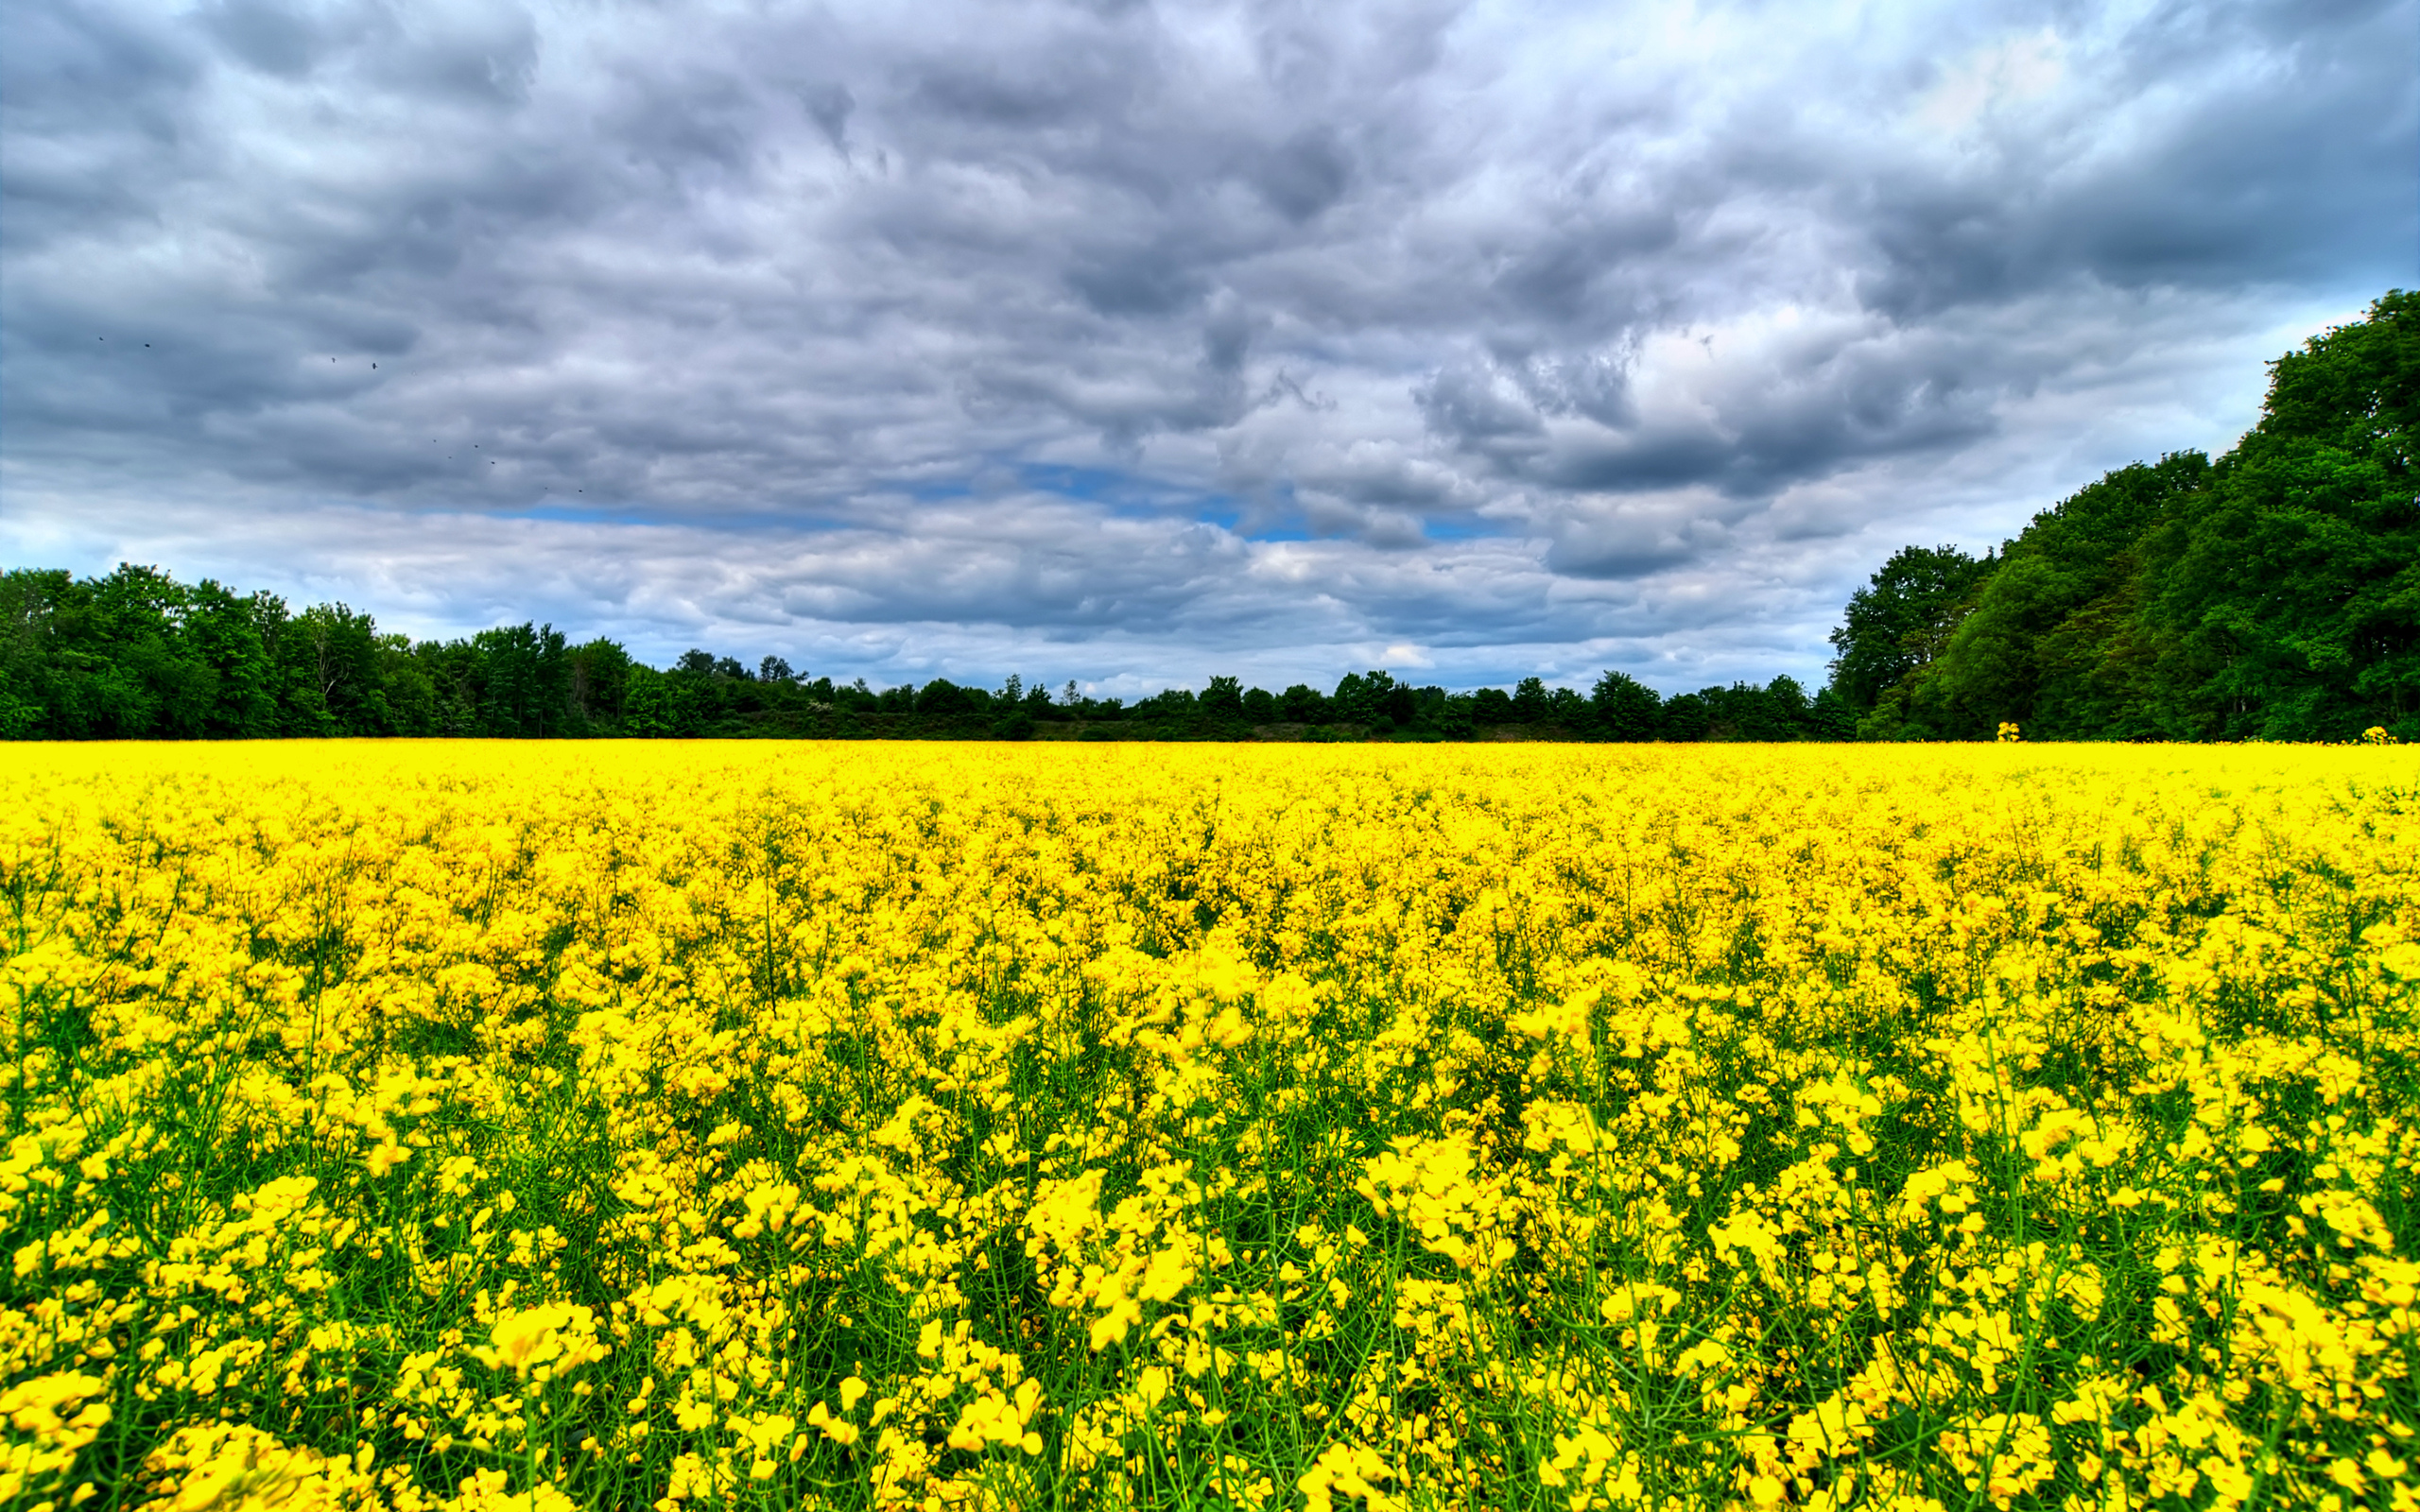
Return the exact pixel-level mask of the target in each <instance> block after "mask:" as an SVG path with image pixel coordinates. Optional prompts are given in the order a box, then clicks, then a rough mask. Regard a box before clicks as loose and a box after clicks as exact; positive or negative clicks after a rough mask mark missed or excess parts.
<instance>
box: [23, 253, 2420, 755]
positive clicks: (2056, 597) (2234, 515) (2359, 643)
mask: <svg viewBox="0 0 2420 1512" xmlns="http://www.w3.org/2000/svg"><path fill="white" fill-rule="evenodd" d="M2415 410H2420V298H2415V297H2414V296H2412V295H2410V294H2406V293H2404V292H2402V291H2395V292H2392V293H2389V294H2388V295H2386V296H2384V297H2383V298H2381V299H2380V300H2378V301H2377V302H2376V303H2374V304H2373V305H2372V306H2371V308H2370V311H2369V314H2368V317H2367V318H2365V319H2363V320H2361V321H2359V322H2356V323H2354V324H2351V325H2346V326H2343V327H2340V328H2338V329H2336V330H2334V331H2331V332H2328V333H2326V334H2325V335H2321V336H2317V337H2314V338H2312V339H2311V340H2310V341H2309V342H2308V343H2306V345H2305V346H2304V347H2303V348H2302V349H2301V350H2300V351H2298V352H2290V353H2288V354H2287V355H2285V356H2284V357H2281V358H2279V359H2278V360H2277V361H2276V362H2275V363H2273V364H2272V365H2271V383H2270V388H2269V394H2268V399H2267V402H2266V404H2264V405H2263V408H2262V411H2261V418H2260V421H2259V423H2258V424H2257V425H2256V426H2255V427H2254V429H2253V430H2252V431H2250V432H2249V433H2247V434H2246V435H2245V437H2244V438H2243V439H2242V441H2241V442H2240V443H2238V445H2237V446H2236V448H2235V449H2234V450H2233V451H2231V452H2229V453H2228V454H2227V455H2224V456H2222V457H2221V458H2219V459H2218V460H2217V461H2215V462H2213V461H2211V460H2210V459H2209V458H2207V457H2206V456H2204V455H2202V454H2200V453H2197V452H2179V453H2174V454H2170V455H2166V456H2163V457H2162V458H2161V459H2160V460H2159V461H2158V462H2156V463H2150V464H2143V463H2137V464H2135V465H2134V466H2131V467H2125V468H2120V469H2118V470H2117V471H2116V472H2110V473H2108V474H2107V475H2106V476H2104V477H2102V478H2101V479H2100V481H2098V482H2096V483H2094V484H2092V485H2091V486H2090V487H2088V488H2085V489H2084V490H2082V491H2080V492H2079V493H2077V494H2076V495H2075V496H2074V497H2072V498H2069V499H2066V500H2064V501H2062V502H2061V503H2059V504H2058V505H2055V506H2053V507H2051V508H2049V509H2047V510H2045V511H2043V512H2042V513H2041V514H2039V515H2036V516H2035V517H2034V519H2033V521H2032V523H2031V524H2029V525H2028V526H2027V527H2026V529H2025V530H2024V532H2023V533H2022V534H2020V535H2019V536H2018V537H2017V538H2016V539H2015V540H2014V541H2009V542H2006V543H2005V544H2004V545H2003V546H2002V547H2000V548H1999V549H1997V550H1996V551H1992V552H1987V553H1985V554H1984V555H1983V556H1982V557H1980V558H1977V557H1974V556H1971V555H1969V554H1967V553H1965V552H1963V551H1961V550H1959V549H1958V548H1956V547H1954V546H1938V547H1921V546H1910V547H1908V548H1906V549H1905V550H1903V551H1900V552H1899V553H1897V554H1896V555H1894V556H1893V557H1892V558H1891V559H1890V560H1889V561H1888V562H1886V563H1884V565H1883V566H1882V568H1881V570H1880V571H1878V572H1876V574H1875V575H1874V577H1873V579H1872V580H1871V581H1870V582H1869V583H1868V584H1867V585H1866V586H1865V587H1863V588H1861V589H1859V590H1858V592H1857V593H1855V594H1854V595H1853V596H1852V597H1851V598H1850V600H1849V603H1848V605H1847V607H1846V610H1845V611H1844V613H1843V616H1842V621H1841V626H1840V627H1839V628H1837V629H1835V630H1834V631H1833V632H1832V635H1831V644H1832V646H1833V649H1834V650H1835V652H1836V653H1837V655H1836V658H1835V660H1834V661H1833V662H1832V665H1831V678H1830V681H1829V682H1828V684H1827V685H1826V686H1824V687H1823V688H1821V689H1818V690H1814V691H1812V692H1810V691H1808V690H1807V689H1806V688H1805V687H1803V686H1801V685H1800V684H1799V683H1798V682H1797V681H1796V680H1794V679H1790V678H1788V677H1778V678H1775V679H1772V681H1770V682H1768V683H1765V684H1763V685H1761V686H1759V685H1756V684H1754V683H1747V682H1738V683H1733V684H1731V685H1729V686H1717V687H1708V688H1703V689H1700V690H1699V691H1697V692H1696V693H1687V694H1681V695H1678V696H1673V697H1670V698H1667V697H1664V696H1660V695H1658V694H1657V693H1656V692H1655V690H1653V689H1651V688H1650V687H1648V686H1646V685H1645V684H1643V683H1641V682H1639V681H1638V680H1636V679H1634V678H1632V677H1630V676H1628V675H1626V674H1624V673H1620V672H1607V673H1605V674H1604V675H1603V676H1601V677H1599V679H1597V681H1596V682H1595V684H1594V686H1593V687H1592V688H1591V689H1590V690H1589V692H1587V693H1585V694H1582V693H1581V692H1579V691H1577V690H1575V689H1571V688H1548V687H1547V686H1546V684H1545V682H1544V681H1543V679H1538V678H1529V679H1523V680H1522V681H1521V682H1520V683H1519V684H1518V685H1517V686H1515V687H1513V688H1512V689H1510V690H1507V689H1502V688H1480V689H1478V690H1476V691H1448V690H1447V689H1444V688H1442V687H1433V686H1426V687H1424V686H1414V685H1412V684H1410V683H1407V682H1401V681H1398V680H1396V679H1395V678H1394V677H1393V676H1392V675H1391V674H1389V673H1387V672H1383V671H1370V672H1357V673H1348V674H1346V675H1345V676H1344V677H1343V678H1341V679H1339V680H1338V682H1337V683H1336V686H1335V687H1334V688H1333V689H1331V690H1328V691H1325V692H1322V691H1321V690H1319V689H1317V688H1313V687H1311V686H1309V685H1307V684H1302V683H1297V684H1295V685H1293V686H1291V687H1288V688H1287V689H1285V690H1284V691H1283V692H1277V693H1271V692H1270V691H1268V690H1266V689H1261V688H1246V687H1244V686H1243V685H1242V683H1241V681H1240V680H1239V679H1236V678H1231V677H1219V678H1212V679H1210V680H1209V683H1208V685H1207V686H1206V687H1205V688H1203V689H1202V690H1201V691H1200V692H1198V693H1197V692H1194V691H1192V690H1190V689H1185V688H1171V689H1167V690H1166V691H1164V692H1161V693H1157V694H1153V695H1151V696H1149V697H1145V698H1141V699H1138V700H1136V701H1134V702H1132V703H1126V702H1123V701H1121V700H1120V699H1117V698H1112V697H1098V698H1097V697H1089V696H1084V695H1083V694H1082V693H1081V692H1080V690H1079V688H1078V686H1077V685H1076V684H1075V683H1073V682H1070V683H1067V684H1065V685H1064V686H1063V687H1062V688H1060V689H1058V690H1056V691H1053V690H1051V689H1049V688H1047V687H1045V686H1042V685H1039V684H1035V685H1031V686H1029V685H1027V684H1025V683H1024V682H1023V681H1022V680H1021V679H1018V678H1015V677H1011V678H1009V679H1006V681H1005V682H1004V683H1003V684H1002V685H1001V686H1000V687H998V688H982V687H970V686H961V685H959V684H957V683H954V682H951V681H949V680H948V679H934V680H932V681H930V682H926V683H925V684H923V685H922V686H918V685H917V684H915V683H912V682H908V683H902V684H900V685H898V686H895V687H889V688H883V689H879V690H877V689H874V688H872V687H869V686H868V685H867V684H866V683H865V681H864V680H863V679H857V680H856V681H852V682H848V683H836V682H834V681H833V680H832V679H829V678H824V677H810V676H807V675H805V674H803V673H800V672H797V671H794V670H793V669H792V668H791V667H790V666H789V665H788V664H787V662H784V661H783V660H782V659H781V658H779V657H765V658H763V659H761V660H760V661H758V662H756V663H755V664H754V665H752V666H751V665H747V664H744V663H742V662H739V661H738V660H737V659H735V658H733V657H729V656H717V655H714V654H712V653H710V652H707V651H703V650H692V651H689V652H688V653H686V654H685V655H683V657H681V658H680V659H679V660H678V661H677V662H674V663H673V664H672V665H671V666H668V667H664V668H657V667H652V666H649V665H648V664H646V663H644V662H640V661H638V660H636V659H634V658H633V657H631V655H630V654H629V652H628V651H627V650H626V649H625V648H624V647H623V646H622V645H621V644H619V643H617V642H615V641H613V640H610V639H605V638H598V639H595V640H589V641H585V642H581V643H579V644H573V643H571V642H570V641H569V639H568V638H567V637H566V636H565V635H563V633H562V632H561V631H559V630H557V629H555V628H554V627H552V626H551V625H536V624H522V625H510V626H501V627H496V628H494V629H490V630H483V631H481V632H479V633H478V634H476V635H474V636H470V637H468V638H464V639H456V640H450V641H415V640H413V639H412V638H411V637H409V636H406V635H399V634H394V633H390V632H382V631H381V630H380V629H379V628H378V627H377V625H376V623H375V622H374V621H373V620H372V617H371V616H370V615H368V614H364V613H356V612H354V610H351V609H349V608H348V607H346V606H345V605H342V604H317V605H312V606H310V607H309V608H306V609H303V610H299V611H297V610H292V609H290V608H289V606H288V605H287V604H286V603H285V601H284V600H283V599H281V598H279V597H278V596H277V595H275V594H273V593H264V592H257V591H255V592H251V593H244V592H240V591H237V590H235V589H232V588H228V587H226V586H224V585H221V584H219V583H216V582H214V581H210V580H206V579H205V580H203V581H201V582H198V583H190V584H188V583H183V582H180V581H178V580H177V579H176V578H174V577H172V576H169V575H167V574H165V573H163V572H161V571H159V570H158V569H156V568H152V567H140V566H133V565H122V566H120V567H119V568H118V569H117V570H116V571H115V572H113V573H111V574H110V575H109V576H105V577H86V578H78V577H76V576H72V575H70V574H69V573H66V572H63V571H56V570H40V569H20V570H15V571H11V572H9V573H7V574H5V575H0V737H6V738H12V739H66V740H83V739H154V738H164V739H241V738H249V739H258V738H266V737H278V736H362V735H371V736H376V735H421V736H432V735H441V736H490V737H511V738H549V737H580V736H681V737H697V736H732V735H768V736H788V737H822V738H883V737H890V738H928V739H929V738H1005V739H1029V738H1035V737H1043V738H1075V739H1093V740H1109V739H1167V740H1184V739H1204V740H1234V739H1248V738H1262V739H1267V738H1292V739H1309V740H1319V739H1374V738H1392V739H1402V740H1455V739H1488V738H1505V737H1507V736H1514V737H1517V736H1529V737H1531V738H1558V739H1591V740H1622V741H1653V740H1662V741H1709V740H1710V741H1722V740H1742V741H1795V740H1849V739H1866V740H1907V739H1951V740H1963V739H1989V738H1992V737H1993V736H1994V735H1995V734H1996V733H1997V731H1998V730H1999V729H2000V727H2001V726H2003V725H2006V724H2014V725H2017V726H2018V727H2020V728H2021V730H2023V732H2024V734H2025V735H2026V736H2027V737H2029V738H2033V739H2045V738H2050V739H2087V740H2089V739H2168V740H2212V739H2243V738H2262V739H2272V740H2343V739H2349V738H2353V737H2355V736H2358V735H2359V733H2360V732H2362V731H2363V730H2368V729H2370V728H2373V727H2380V728H2383V729H2385V730H2389V731H2391V732H2392V733H2394V735H2395V736H2397V737H2398V738H2400V739H2404V740H2420V501H2415V499H2414V495H2413V487H2414V477H2413V471H2412V462H2413V455H2412V454H2413V429H2412V426H2413V420H2414V416H2415Z"/></svg>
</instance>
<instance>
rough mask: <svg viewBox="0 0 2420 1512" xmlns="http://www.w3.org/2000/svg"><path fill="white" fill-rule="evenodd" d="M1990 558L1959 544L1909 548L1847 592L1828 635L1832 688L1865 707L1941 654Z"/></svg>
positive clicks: (1986, 573) (1987, 569)
mask: <svg viewBox="0 0 2420 1512" xmlns="http://www.w3.org/2000/svg"><path fill="white" fill-rule="evenodd" d="M1992 566H1993V558H1991V557H1990V556H1989V555H1988V554H1987V555H1985V556H1984V557H1982V558H1974V557H1970V556H1968V555H1967V554H1966V553H1964V552H1962V551H1961V550H1959V549H1958V548H1957V547H1956V546H1931V547H1926V546H1908V547H1904V548H1902V549H1901V550H1900V551H1898V552H1897V553H1896V554H1894V555H1893V557H1892V558H1891V559H1890V560H1889V561H1886V562H1884V563H1883V564H1882V567H1881V570H1880V571H1878V572H1876V574H1875V575H1874V577H1873V580H1872V581H1871V582H1869V583H1868V584H1867V585H1866V586H1865V587H1863V588H1860V589H1858V591H1857V592H1856V593H1853V594H1851V595H1850V597H1849V603H1848V609H1847V610H1846V612H1845V613H1844V614H1843V615H1842V617H1841V626H1840V627H1839V628H1838V629H1836V630H1834V631H1833V632H1832V635H1831V641H1832V649H1833V651H1834V653H1835V656H1834V658H1833V661H1832V682H1831V685H1832V688H1833V689H1834V691H1836V692H1837V693H1839V694H1840V696H1841V697H1842V698H1843V699H1845V700H1847V702H1848V704H1849V706H1850V707H1851V708H1853V709H1857V710H1858V711H1860V712H1862V711H1865V710H1869V709H1872V708H1874V707H1875V706H1876V703H1877V702H1878V701H1879V700H1880V698H1881V696H1882V695H1883V694H1884V692H1886V691H1887V690H1889V689H1891V688H1893V687H1894V686H1896V685H1897V684H1898V682H1899V681H1900V679H1903V678H1905V677H1907V676H1908V674H1910V673H1911V672H1913V671H1915V670H1916V669H1918V668H1919V667H1922V666H1924V665H1925V664H1926V663H1927V662H1931V661H1932V659H1933V658H1934V657H1936V656H1939V655H1940V654H1941V652H1942V651H1943V649H1944V648H1945V647H1946V645H1947V644H1948V643H1949V637H1950V634H1951V632H1952V631H1954V630H1955V629H1956V628H1957V627H1958V619H1959V615H1960V614H1961V612H1962V610H1964V608H1965V605H1966V602H1967V600H1968V597H1969V595H1971V594H1972V593H1974V591H1975V590H1976V588H1977V587H1979V585H1980V584H1981V582H1982V580H1983V579H1984V577H1986V576H1989V574H1990V573H1991V570H1992Z"/></svg>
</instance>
